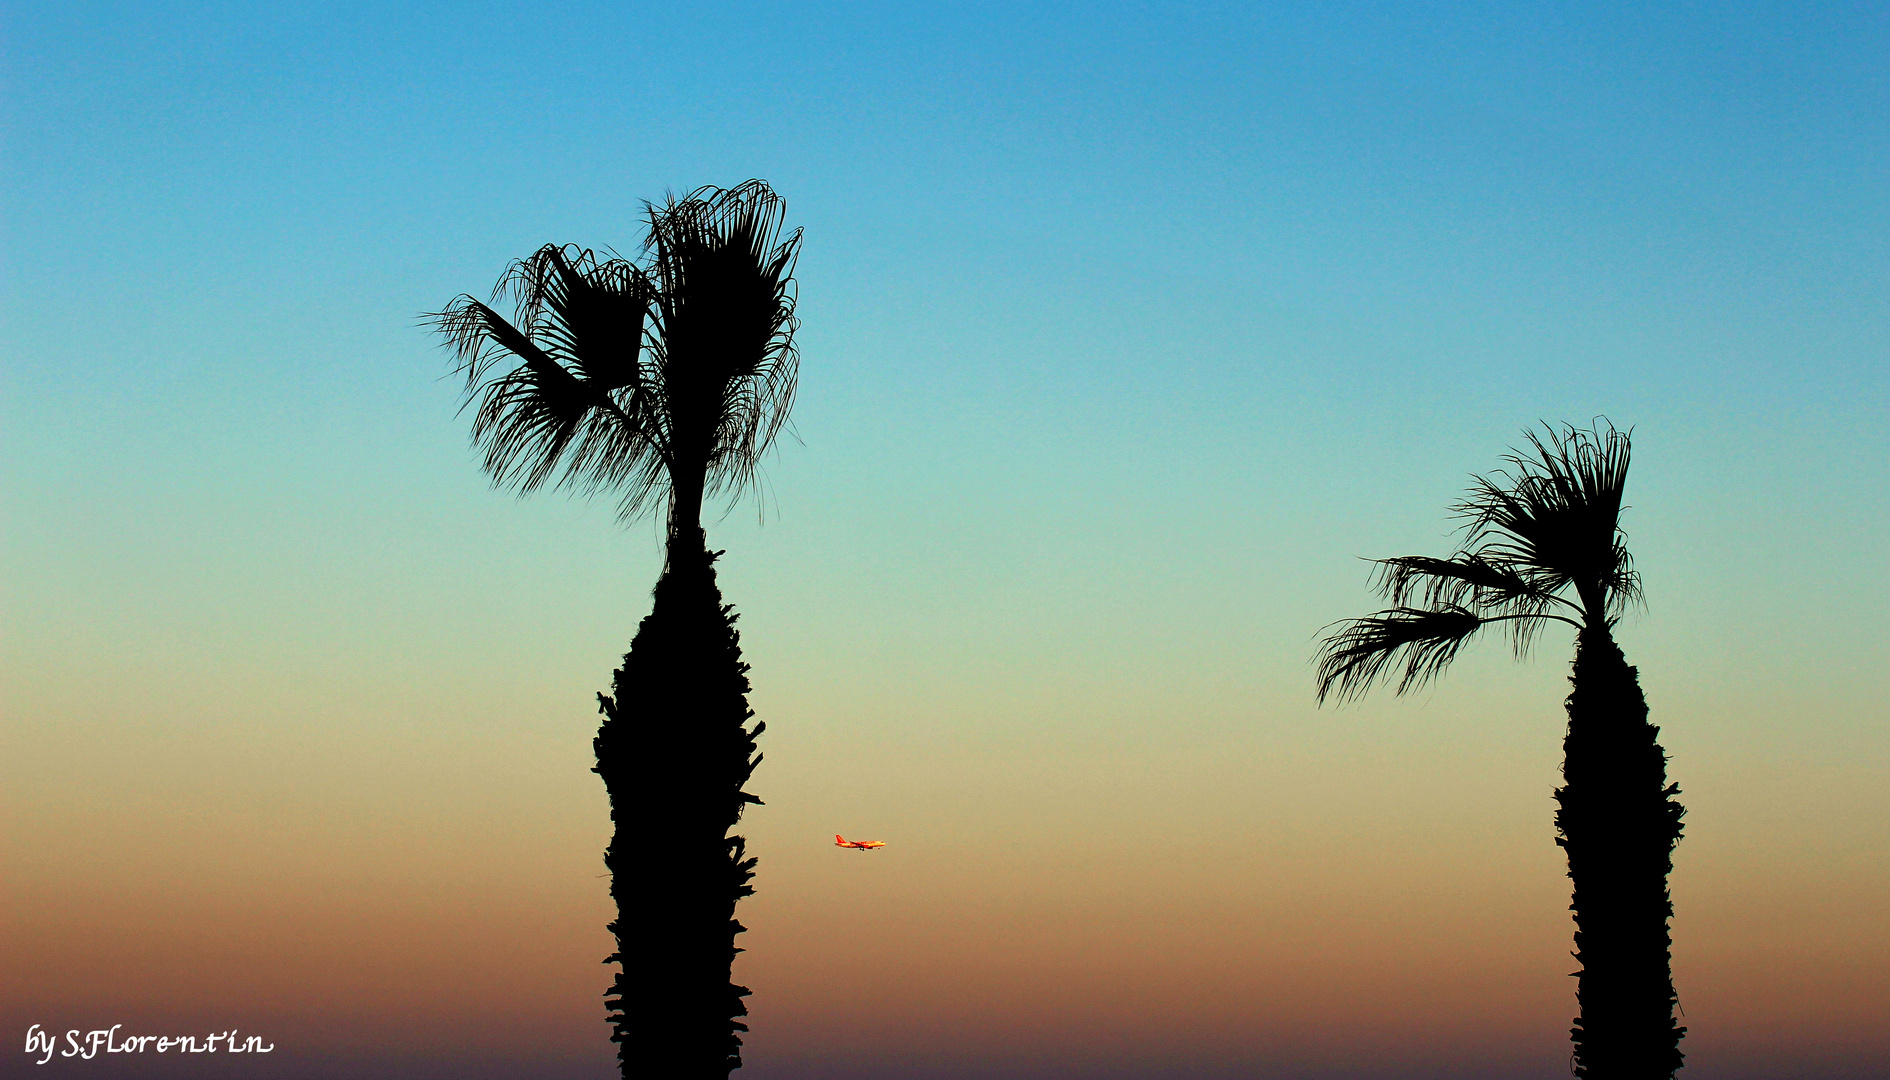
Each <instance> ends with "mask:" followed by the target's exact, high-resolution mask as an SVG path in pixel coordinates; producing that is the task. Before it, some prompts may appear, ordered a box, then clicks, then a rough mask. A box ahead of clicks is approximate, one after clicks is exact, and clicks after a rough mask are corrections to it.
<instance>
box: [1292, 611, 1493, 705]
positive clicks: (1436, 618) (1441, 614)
mask: <svg viewBox="0 0 1890 1080" xmlns="http://www.w3.org/2000/svg"><path fill="white" fill-rule="evenodd" d="M1487 621H1489V620H1486V619H1484V618H1483V617H1481V616H1479V615H1478V614H1477V613H1476V612H1474V611H1470V610H1468V609H1465V608H1461V607H1457V606H1456V605H1451V604H1446V605H1442V606H1440V607H1437V608H1434V609H1429V610H1427V609H1422V608H1412V607H1394V608H1391V609H1388V610H1386V611H1380V612H1378V613H1377V614H1374V615H1367V616H1365V617H1364V618H1362V619H1352V620H1350V621H1348V622H1345V623H1343V624H1341V628H1340V629H1339V630H1337V631H1336V632H1334V633H1332V634H1330V635H1328V636H1327V637H1326V638H1325V640H1324V641H1322V642H1321V643H1320V647H1319V655H1318V658H1317V660H1318V696H1319V701H1320V702H1322V703H1323V702H1324V701H1325V700H1326V698H1327V697H1333V698H1336V699H1337V700H1339V701H1342V702H1343V701H1346V700H1349V699H1355V698H1358V697H1360V696H1362V695H1363V694H1364V693H1365V691H1366V690H1367V689H1369V688H1370V687H1371V685H1372V684H1373V683H1374V682H1377V681H1378V680H1379V679H1380V678H1381V677H1382V676H1384V675H1385V674H1386V673H1387V671H1388V670H1389V669H1392V668H1394V667H1395V666H1396V662H1397V661H1399V660H1402V661H1403V662H1404V671H1403V673H1402V674H1401V675H1400V676H1399V678H1398V683H1397V687H1396V691H1397V692H1398V693H1400V694H1402V693H1404V692H1406V691H1407V690H1410V689H1413V688H1415V687H1418V686H1422V685H1423V684H1424V683H1426V682H1428V681H1430V680H1431V679H1432V678H1435V677H1436V676H1437V674H1438V673H1439V672H1441V671H1443V669H1444V668H1446V667H1448V666H1449V665H1450V662H1451V661H1452V660H1454V659H1456V656H1457V651H1458V650H1459V649H1461V648H1463V645H1464V642H1466V641H1468V640H1469V639H1470V636H1471V635H1472V634H1475V633H1476V632H1477V631H1478V630H1479V629H1481V628H1482V627H1483V626H1484V624H1485V623H1486V622H1487Z"/></svg>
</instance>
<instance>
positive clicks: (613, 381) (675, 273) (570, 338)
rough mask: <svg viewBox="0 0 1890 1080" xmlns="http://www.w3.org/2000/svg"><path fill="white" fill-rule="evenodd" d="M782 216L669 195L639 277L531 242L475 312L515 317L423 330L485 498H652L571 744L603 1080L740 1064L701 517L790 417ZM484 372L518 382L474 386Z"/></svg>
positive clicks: (748, 768) (733, 719)
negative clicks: (661, 510)
mask: <svg viewBox="0 0 1890 1080" xmlns="http://www.w3.org/2000/svg"><path fill="white" fill-rule="evenodd" d="M783 212H784V207H783V204H782V202H781V200H780V198H779V197H778V196H776V195H775V193H774V192H773V191H771V190H770V189H769V188H768V185H767V184H765V183H763V182H761V181H759V180H751V181H749V182H747V183H745V184H742V185H741V186H739V187H736V188H732V189H729V190H721V189H717V188H702V189H699V190H697V191H695V192H692V193H691V194H690V195H688V196H687V197H685V198H683V199H680V200H679V199H676V198H675V197H673V196H671V197H670V198H668V199H667V200H666V201H665V202H664V203H663V204H661V205H650V206H649V207H648V208H647V216H648V226H649V231H648V235H647V237H646V239H645V243H644V257H643V258H642V260H641V261H640V262H633V261H630V260H625V259H621V258H610V259H600V258H598V257H597V256H596V255H595V254H593V253H592V252H591V251H588V250H579V249H576V248H571V247H564V248H560V247H555V246H546V247H544V248H541V249H540V250H539V251H538V252H537V253H536V254H534V255H532V256H531V257H530V258H528V259H524V260H521V261H519V262H517V263H515V264H514V265H513V266H512V268H511V270H510V271H509V272H508V273H507V274H506V275H505V276H504V278H502V279H501V280H500V282H499V286H498V288H497V289H496V290H495V292H494V300H495V302H496V301H498V300H500V299H501V298H503V297H505V296H507V295H510V296H511V297H512V298H513V299H514V300H515V301H516V304H517V317H516V321H515V322H508V321H506V320H505V319H504V318H503V317H501V316H500V315H499V314H498V313H497V312H495V311H494V310H493V309H492V308H490V307H488V306H487V305H485V304H482V303H480V302H479V301H477V300H475V299H473V298H472V297H470V296H462V297H460V298H458V299H457V300H455V301H454V302H453V303H452V304H450V305H448V307H447V309H446V310H445V311H444V312H441V313H440V314H438V315H436V316H434V317H433V318H434V321H435V325H436V326H437V328H438V329H439V330H440V332H441V333H442V334H444V335H445V336H446V338H447V339H448V342H449V343H450V344H451V345H452V346H453V347H454V348H455V349H456V350H457V355H458V362H459V367H460V370H461V371H463V373H464V374H465V376H466V395H467V402H468V404H471V403H472V402H474V401H477V403H478V409H477V412H476V413H475V416H474V419H473V432H472V434H473V440H474V442H475V444H477V445H480V446H482V447H484V449H485V452H486V458H485V467H486V470H487V471H488V472H489V473H491V474H492V476H493V479H494V481H495V482H496V483H500V484H508V485H512V486H516V487H517V488H519V490H520V491H521V492H530V491H533V490H536V489H537V488H538V487H540V486H541V485H543V484H544V483H545V481H546V480H547V479H549V478H551V477H552V476H553V475H556V476H557V477H558V483H559V484H561V485H570V486H574V487H577V488H579V489H582V490H586V491H596V490H601V489H615V490H619V491H621V500H622V501H621V503H620V510H621V513H622V515H623V516H624V517H625V518H634V517H636V516H637V515H638V514H639V513H641V512H642V511H644V510H646V509H649V508H650V507H651V506H652V505H653V503H654V502H655V501H656V500H657V499H659V498H660V499H663V500H664V501H666V502H667V509H668V514H669V529H668V540H667V551H666V554H667V559H666V562H665V565H664V569H663V574H662V577H661V578H660V579H659V580H658V581H657V584H656V589H655V593H654V602H653V604H652V607H651V611H650V614H649V615H648V616H647V617H646V618H644V620H643V622H642V624H641V625H640V626H639V627H638V628H637V633H636V636H635V638H634V639H632V641H631V645H630V651H629V653H628V654H627V655H625V657H624V662H623V667H621V668H619V669H618V670H617V672H616V673H615V679H614V683H613V686H612V690H611V694H610V695H609V696H605V695H602V694H600V695H598V699H599V706H600V711H601V712H602V713H603V715H604V721H603V723H602V724H601V725H600V727H599V729H598V733H597V738H596V740H595V742H594V747H595V749H596V753H597V766H596V772H597V773H598V774H599V775H600V776H602V777H603V780H604V786H605V789H606V791H607V792H608V793H609V796H610V805H611V819H612V821H613V822H614V823H615V826H616V833H615V835H614V836H613V837H612V839H611V843H610V847H609V849H608V850H607V851H606V853H605V856H604V861H605V865H606V866H607V867H608V868H609V870H610V872H611V895H612V897H613V898H614V899H615V900H616V902H617V919H616V921H615V922H613V923H611V925H610V929H611V932H612V933H614V934H615V935H616V938H617V952H616V953H614V954H613V955H611V956H610V957H608V958H607V959H606V961H605V962H606V963H611V962H616V963H619V964H621V965H622V971H621V973H620V974H618V975H617V977H616V979H615V982H614V983H613V985H612V987H611V990H610V992H609V995H608V998H609V1000H607V1001H606V1002H605V1005H606V1007H607V1009H608V1011H609V1018H610V1021H611V1024H612V1025H613V1027H614V1029H615V1031H614V1034H613V1035H612V1036H611V1038H612V1039H613V1040H614V1041H616V1042H617V1043H619V1046H618V1051H617V1056H618V1060H619V1063H620V1066H621V1068H622V1071H623V1075H624V1076H625V1077H626V1078H628V1077H630V1076H632V1075H637V1076H645V1075H649V1076H662V1077H665V1078H669V1077H676V1078H686V1080H696V1078H707V1077H715V1078H718V1080H725V1078H726V1077H727V1076H728V1073H729V1072H730V1071H731V1070H733V1069H735V1068H739V1067H740V1066H741V1037H740V1036H739V1035H738V1034H736V1032H738V1031H746V1030H747V1026H746V1025H744V1024H742V1023H740V1022H739V1021H737V1020H735V1019H734V1018H735V1017H738V1016H744V1015H746V1014H747V1011H748V1010H747V1008H746V1007H745V1006H744V1005H743V1003H742V998H743V997H744V996H746V995H747V994H748V989H747V988H746V987H742V986H737V985H735V984H734V983H732V982H731V981H730V978H729V976H730V972H731V968H732V965H733V962H734V959H735V954H736V953H738V952H740V951H741V950H739V949H737V948H736V947H735V935H736V934H739V933H741V932H742V930H743V927H742V925H741V924H740V923H739V922H737V921H736V920H735V918H734V912H735V904H736V902H737V901H738V900H739V899H740V898H741V897H743V896H747V895H750V894H752V893H753V892H754V889H753V888H752V887H751V886H750V885H749V884H748V882H749V881H750V879H752V878H753V877H754V870H753V868H754V865H755V860H754V859H752V858H747V857H745V856H746V844H745V842H744V840H743V839H742V838H741V837H739V836H730V835H728V834H729V830H730V829H732V828H733V827H734V826H735V824H736V822H737V821H738V820H739V819H740V817H741V814H742V810H743V809H744V807H745V806H746V804H748V803H758V802H760V801H761V800H759V799H757V798H755V797H754V796H753V795H750V794H748V793H747V792H745V791H743V790H742V787H743V785H744V784H745V783H747V781H748V778H749V776H750V774H751V773H752V772H753V771H754V768H755V766H756V765H757V764H758V763H759V762H760V760H761V758H760V755H758V754H756V753H755V741H754V740H755V737H756V736H758V735H760V734H761V732H762V730H763V728H764V727H765V725H763V724H759V723H758V724H756V725H755V726H754V728H753V729H752V730H750V729H749V728H748V726H747V724H748V721H749V719H750V718H751V717H752V716H753V715H754V714H753V712H752V711H751V710H750V709H749V708H748V701H747V693H748V689H749V685H748V678H747V672H748V665H747V664H745V663H743V662H742V657H741V643H740V635H739V634H737V633H736V630H735V625H734V624H735V618H736V616H735V615H734V614H733V608H732V607H731V606H730V605H727V604H724V603H723V602H722V596H721V592H720V591H719V589H718V588H717V586H716V580H715V566H714V564H715V559H716V557H717V556H719V555H720V554H721V553H720V552H711V551H709V550H708V547H707V544H706V541H705V537H704V534H703V530H702V502H703V499H704V498H705V497H710V496H715V495H719V494H726V495H729V496H731V497H733V496H734V495H735V494H737V493H739V492H740V491H741V490H742V489H743V488H744V487H745V486H746V485H747V484H748V483H749V481H751V480H752V479H753V477H754V472H755V468H756V464H757V462H758V461H759V460H760V457H761V455H762V453H763V452H764V451H765V450H766V449H767V448H768V446H769V444H770V443H771V442H772V441H773V438H774V436H775V434H776V433H777V432H778V431H779V430H780V428H781V425H782V424H783V423H784V422H785V420H786V418H787V413H788V408H789V405H790V404H791V402H792V400H793V396H794V384H795V373H796V368H797V364H798V355H797V353H796V350H795V347H794V331H795V329H796V328H797V326H798V323H797V321H796V319H795V317H794V287H793V271H794V262H795V257H796V254H797V253H798V251H799V249H800V239H801V234H800V231H799V230H795V231H794V232H792V233H790V234H788V235H786V236H785V237H784V236H783V235H782V216H783ZM500 360H506V361H508V362H513V361H516V362H517V364H518V366H517V367H516V368H514V369H513V370H511V371H510V372H509V373H507V374H505V375H501V376H498V377H496V378H492V377H489V376H490V374H491V372H492V371H493V369H494V365H495V364H497V363H498V362H499V361H500Z"/></svg>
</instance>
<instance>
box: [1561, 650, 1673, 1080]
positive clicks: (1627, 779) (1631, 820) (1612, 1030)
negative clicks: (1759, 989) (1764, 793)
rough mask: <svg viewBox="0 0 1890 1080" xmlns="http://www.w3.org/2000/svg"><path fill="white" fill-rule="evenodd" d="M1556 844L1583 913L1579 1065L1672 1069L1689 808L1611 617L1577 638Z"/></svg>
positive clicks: (1639, 1079) (1606, 1079)
mask: <svg viewBox="0 0 1890 1080" xmlns="http://www.w3.org/2000/svg"><path fill="white" fill-rule="evenodd" d="M1569 681H1570V682H1571V683H1572V684H1573V685H1574V689H1573V691H1572V692H1571V693H1570V694H1569V696H1568V702H1567V706H1568V737H1567V739H1566V740H1565V741H1564V742H1563V763H1562V776H1563V779H1564V781H1565V785H1564V786H1563V787H1562V788H1561V789H1559V790H1558V791H1556V793H1555V799H1556V802H1557V803H1559V804H1560V808H1559V809H1558V810H1557V811H1556V814H1555V827H1556V830H1557V832H1558V833H1559V834H1560V835H1559V836H1558V837H1557V838H1556V843H1558V844H1560V845H1561V846H1562V847H1563V849H1564V850H1565V851H1566V852H1567V853H1568V876H1569V878H1570V879H1571V880H1572V881H1573V883H1574V897H1573V901H1572V902H1571V903H1570V905H1569V909H1570V910H1571V911H1573V912H1574V913H1575V958H1576V959H1577V960H1578V961H1579V962H1580V964H1581V970H1580V971H1578V972H1576V973H1575V974H1576V976H1577V978H1578V979H1579V980H1580V981H1579V982H1578V983H1577V989H1576V992H1575V996H1576V1003H1577V1007H1578V1009H1579V1012H1580V1015H1579V1016H1577V1017H1576V1018H1575V1027H1574V1028H1573V1030H1572V1031H1571V1033H1570V1034H1571V1036H1572V1037H1573V1039H1574V1043H1575V1055H1574V1062H1575V1075H1576V1076H1578V1077H1586V1078H1589V1080H1643V1078H1646V1080H1653V1078H1659V1080H1668V1078H1670V1077H1672V1076H1673V1074H1674V1072H1675V1071H1676V1070H1678V1069H1679V1068H1680V1063H1681V1059H1682V1057H1683V1056H1684V1055H1682V1054H1681V1052H1680V1038H1681V1036H1683V1035H1685V1034H1686V1028H1683V1027H1680V1026H1678V1025H1677V1024H1676V1022H1675V1020H1674V1009H1675V1006H1676V1005H1677V1004H1678V999H1677V998H1676V996H1675V995H1674V989H1673V972H1672V967H1671V964H1670V962H1669V947H1670V943H1671V939H1670V938H1669V936H1668V930H1667V921H1668V919H1670V918H1672V916H1673V901H1672V899H1671V897H1670V896H1669V894H1668V892H1667V875H1668V874H1669V873H1670V872H1671V871H1672V869H1673V849H1674V845H1675V844H1677V843H1678V842H1679V840H1680V830H1681V825H1680V816H1681V815H1682V814H1684V813H1685V812H1686V811H1685V809H1684V808H1683V807H1681V805H1680V804H1679V802H1678V801H1676V800H1675V799H1674V798H1673V796H1674V795H1676V794H1678V793H1679V790H1680V789H1679V786H1678V785H1670V784H1668V783H1667V756H1666V753H1665V752H1664V751H1662V750H1661V748H1660V744H1659V743H1658V742H1657V741H1656V739H1657V738H1658V737H1659V735H1660V729H1659V728H1657V727H1655V726H1654V725H1652V724H1650V723H1648V722H1647V702H1646V699H1645V698H1643V697H1642V696H1641V687H1640V679H1639V674H1638V673H1637V672H1636V670H1635V669H1634V668H1631V667H1629V666H1628V664H1627V660H1626V659H1625V658H1624V657H1623V656H1622V655H1621V650H1620V648H1619V647H1618V646H1617V645H1615V643H1614V639H1613V637H1612V636H1611V635H1610V634H1609V632H1608V630H1607V629H1606V628H1605V627H1598V626H1594V625H1590V626H1588V627H1586V628H1584V629H1583V630H1582V632H1581V635H1580V636H1579V637H1578V638H1577V640H1576V646H1575V668H1574V673H1573V675H1572V676H1571V677H1570V679H1569Z"/></svg>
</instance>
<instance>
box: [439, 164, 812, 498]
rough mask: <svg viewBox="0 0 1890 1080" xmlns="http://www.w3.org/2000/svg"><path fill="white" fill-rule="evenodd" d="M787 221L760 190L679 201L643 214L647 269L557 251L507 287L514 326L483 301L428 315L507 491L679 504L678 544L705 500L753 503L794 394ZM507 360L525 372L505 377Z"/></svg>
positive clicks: (502, 286)
mask: <svg viewBox="0 0 1890 1080" xmlns="http://www.w3.org/2000/svg"><path fill="white" fill-rule="evenodd" d="M785 209H786V208H785V205H784V204H783V202H782V200H781V198H780V197H779V196H778V195H776V194H775V193H774V192H773V190H771V189H770V188H769V187H768V185H767V183H766V182H764V181H761V180H750V181H748V182H746V183H744V184H741V185H738V186H737V187H734V188H729V189H722V188H714V187H704V188H699V189H697V190H695V191H693V192H691V193H690V194H689V195H687V196H686V197H684V198H682V199H677V198H676V197H675V196H673V195H672V196H670V197H669V198H667V199H666V200H665V201H664V202H663V203H662V204H661V205H656V204H646V206H645V213H646V217H647V219H648V225H649V231H648V234H647V236H646V238H645V240H644V257H643V259H642V260H641V261H632V260H628V259H623V258H618V257H615V256H614V255H613V256H612V257H609V258H600V257H599V256H598V255H596V254H595V253H594V252H592V251H590V250H589V249H580V248H577V247H574V246H565V247H559V246H557V245H551V244H548V245H546V246H545V247H543V248H540V249H539V250H538V251H537V252H535V253H534V254H532V255H531V256H530V257H529V258H525V259H521V260H519V261H518V262H516V263H514V264H512V266H511V268H510V269H509V270H508V271H507V272H506V274H505V276H504V277H503V278H501V279H500V281H499V284H498V286H497V287H496V288H495V289H494V290H493V302H494V303H499V302H501V301H503V300H505V299H506V298H508V297H509V298H510V299H511V300H512V301H513V303H514V305H515V308H516V314H515V317H514V319H513V320H512V321H507V320H506V319H505V318H504V317H503V316H501V315H500V314H499V313H498V312H497V311H495V310H494V309H493V308H492V307H490V306H488V305H486V304H483V303H481V302H479V301H478V300H476V299H474V298H473V297H471V296H460V297H458V298H457V299H455V300H454V301H453V302H452V303H450V304H448V305H447V307H446V310H444V311H442V312H438V313H436V314H434V315H432V316H430V318H431V321H432V322H433V325H434V326H435V328H436V329H438V330H439V332H440V333H441V334H442V335H443V336H444V337H445V338H446V344H447V345H448V346H449V347H451V348H452V349H453V350H454V352H455V354H456V360H457V368H458V370H459V371H460V372H461V373H462V374H464V375H465V377H466V388H465V393H466V404H467V405H472V404H473V403H474V402H477V411H476V414H475V416H474V419H473V429H472V438H473V442H474V444H475V445H478V446H480V447H482V448H483V449H484V450H485V462H484V464H485V468H486V471H487V472H488V473H490V474H491V476H492V478H493V482H494V483H495V484H499V485H501V486H510V487H516V488H517V489H518V490H519V492H520V493H521V494H526V493H530V492H532V491H535V490H537V489H538V488H539V487H541V486H542V485H543V484H544V483H545V482H546V481H547V480H549V479H551V478H552V477H553V476H556V477H557V485H558V486H571V487H575V488H577V489H578V490H581V491H584V492H586V493H590V492H594V491H597V490H599V489H617V490H621V492H622V495H621V501H620V503H619V512H620V513H621V514H622V516H623V517H624V518H626V519H630V518H635V517H637V516H639V515H641V514H642V513H643V512H644V511H646V510H648V509H650V508H651V507H652V506H653V505H654V504H655V503H656V502H657V501H658V500H663V499H665V497H666V501H667V502H668V503H669V508H670V527H671V531H672V534H674V533H675V532H676V530H677V529H679V528H680V529H682V530H683V531H685V532H690V531H693V528H694V527H695V526H696V525H697V524H698V523H699V518H700V512H701V503H702V500H703V499H704V498H705V497H709V496H714V495H718V494H723V493H726V494H729V495H731V496H732V495H736V494H739V493H740V491H741V490H742V489H744V488H745V487H746V486H747V485H748V483H749V482H750V481H752V480H753V478H754V474H755V469H756V466H757V464H758V463H759V461H760V459H761V456H762V454H763V453H764V452H766V450H767V448H768V446H769V445H770V444H771V443H772V442H773V440H774V437H775V435H776V434H777V433H778V432H779V431H780V428H781V426H782V425H783V424H784V423H785V422H786V419H787V414H788V409H789V407H790V406H791V404H792V402H793V397H794V385H795V376H796V371H797V369H798V361H799V354H798V352H797V350H796V349H795V345H794V331H795V330H796V328H797V327H798V325H799V323H798V321H797V320H796V319H795V316H794V304H795V293H794V284H793V271H794V263H795V259H796V257H797V255H798V254H799V251H800V241H801V232H800V230H799V229H796V230H794V231H793V232H792V233H789V234H788V235H786V236H785V237H783V236H782V234H781V233H782V218H783V215H784V213H785ZM501 361H506V362H508V363H509V362H516V363H517V366H516V367H514V368H512V369H511V370H510V371H509V372H507V373H506V374H503V375H498V376H496V377H494V376H493V372H494V371H495V370H496V369H498V368H499V366H500V363H501Z"/></svg>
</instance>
